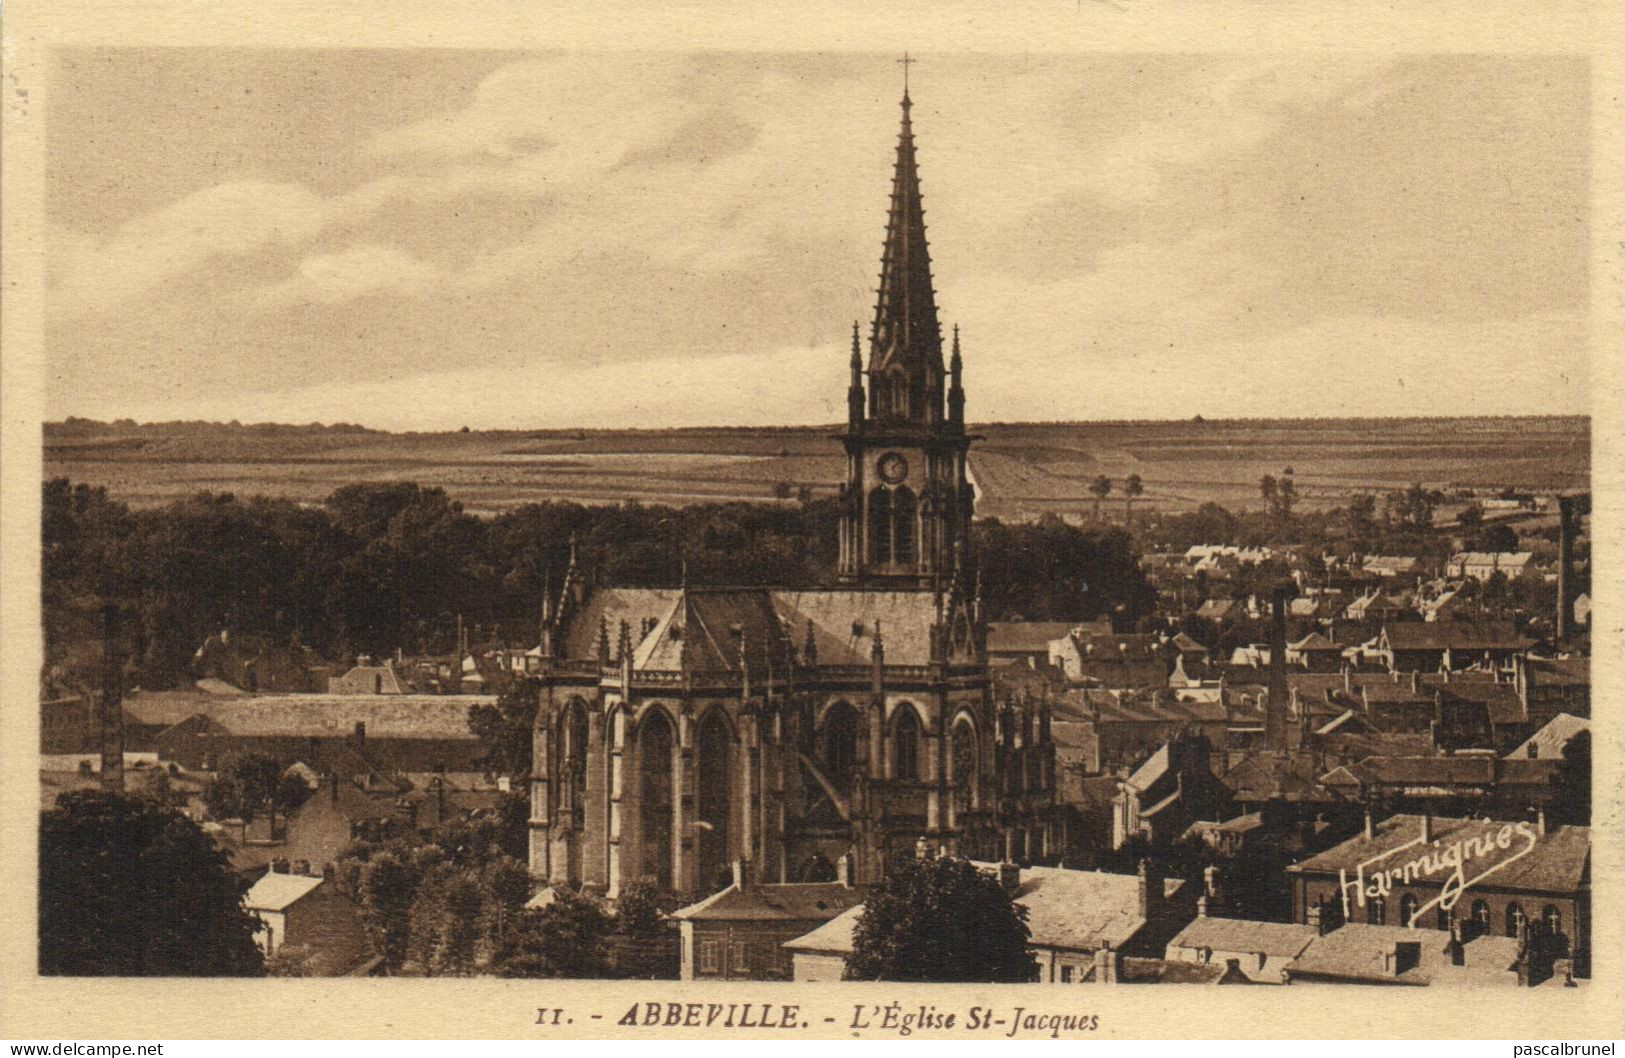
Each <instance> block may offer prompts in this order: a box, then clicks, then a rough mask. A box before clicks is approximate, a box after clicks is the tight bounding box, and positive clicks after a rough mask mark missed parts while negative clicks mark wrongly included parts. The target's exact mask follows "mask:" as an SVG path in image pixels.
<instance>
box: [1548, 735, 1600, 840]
mask: <svg viewBox="0 0 1625 1058" xmlns="http://www.w3.org/2000/svg"><path fill="white" fill-rule="evenodd" d="M1557 790H1558V793H1557V798H1556V800H1555V801H1554V802H1553V804H1552V810H1553V812H1554V814H1555V815H1556V817H1557V819H1558V821H1559V822H1562V823H1568V824H1572V825H1574V826H1582V827H1587V826H1590V825H1591V732H1590V731H1578V732H1576V733H1575V735H1574V737H1573V738H1571V739H1569V742H1568V745H1566V746H1564V747H1563V766H1562V768H1561V769H1559V771H1558V780H1557Z"/></svg>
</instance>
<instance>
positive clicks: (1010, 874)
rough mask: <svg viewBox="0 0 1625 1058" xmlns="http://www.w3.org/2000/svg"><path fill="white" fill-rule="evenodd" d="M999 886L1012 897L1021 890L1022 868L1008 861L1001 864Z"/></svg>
mask: <svg viewBox="0 0 1625 1058" xmlns="http://www.w3.org/2000/svg"><path fill="white" fill-rule="evenodd" d="M999 885H1000V886H1001V887H1002V888H1003V889H1004V891H1005V892H1007V893H1009V894H1010V895H1011V896H1015V895H1016V891H1017V890H1018V889H1020V888H1021V868H1020V867H1019V866H1018V865H1016V864H1014V863H1010V862H1008V861H1006V862H1004V863H1001V864H999Z"/></svg>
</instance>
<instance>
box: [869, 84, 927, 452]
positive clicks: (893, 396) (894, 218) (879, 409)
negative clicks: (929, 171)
mask: <svg viewBox="0 0 1625 1058" xmlns="http://www.w3.org/2000/svg"><path fill="white" fill-rule="evenodd" d="M904 58H905V60H906V61H907V62H914V61H915V60H913V59H908V58H907V56H905V57H904ZM904 70H905V71H906V70H907V66H906V65H905V66H904ZM913 105H914V104H913V101H912V100H911V99H910V98H909V95H908V89H907V87H906V85H905V87H904V89H903V103H902V107H903V123H902V131H901V132H900V133H899V134H898V137H897V162H896V168H895V170H894V172H893V176H892V192H891V206H890V209H889V210H888V214H887V219H886V243H885V252H884V254H883V255H882V257H881V262H880V289H879V294H878V299H877V301H876V303H875V323H874V328H873V330H872V332H871V333H870V338H869V342H870V350H869V377H870V386H869V410H870V413H871V414H872V415H874V416H876V417H880V418H894V419H906V420H911V421H914V422H927V423H936V422H940V421H941V420H942V396H943V394H942V390H943V375H944V371H943V364H942V330H941V327H940V325H939V324H938V322H937V303H936V291H935V290H934V289H932V286H931V253H930V250H929V248H928V247H927V245H926V239H925V209H924V206H923V205H922V204H921V199H920V173H919V166H918V163H917V161H916V159H915V154H914V126H913V121H912V118H911V116H910V112H911V110H912V108H913Z"/></svg>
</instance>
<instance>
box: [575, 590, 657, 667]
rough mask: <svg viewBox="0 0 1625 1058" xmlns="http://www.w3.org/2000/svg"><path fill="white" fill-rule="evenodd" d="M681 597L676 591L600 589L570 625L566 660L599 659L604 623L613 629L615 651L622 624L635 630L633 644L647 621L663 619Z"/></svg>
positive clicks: (610, 630)
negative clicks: (646, 619)
mask: <svg viewBox="0 0 1625 1058" xmlns="http://www.w3.org/2000/svg"><path fill="white" fill-rule="evenodd" d="M679 594H680V593H679V592H678V590H677V589H676V588H598V589H595V590H594V591H592V592H591V593H590V594H589V595H588V596H587V599H586V602H585V603H584V604H583V605H582V607H581V611H580V612H579V613H577V614H576V615H575V616H574V617H573V618H572V619H571V621H570V627H569V630H568V632H567V633H566V635H565V642H564V656H565V657H568V658H578V659H584V658H596V657H597V656H598V625H599V621H600V620H602V621H604V622H606V623H607V624H608V625H609V643H610V647H611V649H613V648H614V646H615V643H616V637H617V636H618V635H620V626H621V622H622V621H625V622H626V623H627V624H629V625H630V626H631V627H632V635H633V636H634V639H633V642H634V643H636V642H637V638H636V637H637V636H638V635H639V632H640V630H641V629H642V627H643V620H644V619H645V618H651V617H660V616H662V615H664V614H665V613H666V612H667V611H668V610H670V609H671V604H672V603H673V602H674V601H676V599H677V596H678V595H679Z"/></svg>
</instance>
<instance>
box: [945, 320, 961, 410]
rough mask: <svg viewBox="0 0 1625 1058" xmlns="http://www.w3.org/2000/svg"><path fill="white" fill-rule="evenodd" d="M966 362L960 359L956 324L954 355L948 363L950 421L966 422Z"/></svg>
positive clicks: (955, 325)
mask: <svg viewBox="0 0 1625 1058" xmlns="http://www.w3.org/2000/svg"><path fill="white" fill-rule="evenodd" d="M964 374H965V361H964V360H962V359H960V357H959V324H957V323H956V324H954V355H953V358H952V359H950V360H949V361H948V421H949V422H951V423H957V424H959V425H964V422H965V386H964Z"/></svg>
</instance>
